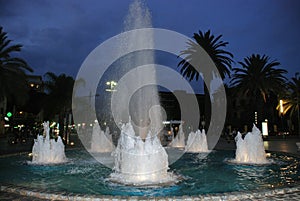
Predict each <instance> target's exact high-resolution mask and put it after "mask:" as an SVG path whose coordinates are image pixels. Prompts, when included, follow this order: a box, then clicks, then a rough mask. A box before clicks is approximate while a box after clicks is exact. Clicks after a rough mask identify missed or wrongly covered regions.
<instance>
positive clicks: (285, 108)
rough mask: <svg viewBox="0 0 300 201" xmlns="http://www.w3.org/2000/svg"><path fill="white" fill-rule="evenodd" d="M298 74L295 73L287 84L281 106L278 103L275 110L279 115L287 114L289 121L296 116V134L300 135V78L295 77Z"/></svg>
mask: <svg viewBox="0 0 300 201" xmlns="http://www.w3.org/2000/svg"><path fill="white" fill-rule="evenodd" d="M298 74H299V73H296V75H295V77H293V78H292V80H291V81H289V82H288V83H287V90H286V93H285V94H284V95H283V97H282V105H281V104H280V102H279V104H278V105H277V108H276V109H277V110H278V111H279V113H280V114H281V115H285V114H287V113H289V116H290V118H291V119H292V117H293V116H296V115H297V121H298V134H299V135H300V108H299V105H300V78H299V77H297V75H298ZM281 107H282V108H281Z"/></svg>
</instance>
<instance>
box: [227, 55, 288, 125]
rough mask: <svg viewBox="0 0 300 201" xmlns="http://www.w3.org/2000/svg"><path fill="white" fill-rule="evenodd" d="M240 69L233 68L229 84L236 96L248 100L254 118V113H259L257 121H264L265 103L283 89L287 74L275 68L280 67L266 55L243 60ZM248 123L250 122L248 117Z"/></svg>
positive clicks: (252, 56)
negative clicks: (235, 91)
mask: <svg viewBox="0 0 300 201" xmlns="http://www.w3.org/2000/svg"><path fill="white" fill-rule="evenodd" d="M238 63H239V64H240V65H241V68H234V69H233V71H234V74H233V77H232V80H231V84H232V86H233V87H235V88H236V90H237V95H238V96H240V95H242V96H244V97H247V98H248V100H249V101H248V103H249V106H250V108H249V110H250V112H251V114H252V116H254V113H255V112H261V114H259V115H258V118H259V120H264V119H265V118H266V117H265V116H264V115H265V114H264V113H265V112H264V111H266V107H265V106H266V103H267V102H268V97H269V96H270V95H272V93H273V94H278V93H279V92H280V91H283V90H284V88H285V82H286V78H285V76H284V74H286V73H287V71H286V70H284V69H279V68H275V67H277V66H279V65H280V63H279V62H278V61H276V60H270V57H268V56H266V55H263V56H261V55H259V54H252V55H251V56H250V57H246V58H244V61H243V62H238ZM249 121H252V122H253V120H251V118H250V117H249Z"/></svg>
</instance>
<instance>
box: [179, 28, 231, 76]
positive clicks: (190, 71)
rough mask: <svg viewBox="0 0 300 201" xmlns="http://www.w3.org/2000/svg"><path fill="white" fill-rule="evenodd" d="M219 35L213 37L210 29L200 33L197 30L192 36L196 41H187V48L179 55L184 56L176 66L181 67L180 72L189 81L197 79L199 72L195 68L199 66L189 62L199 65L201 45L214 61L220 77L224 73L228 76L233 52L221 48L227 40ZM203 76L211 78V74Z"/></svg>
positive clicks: (226, 43) (225, 44)
mask: <svg viewBox="0 0 300 201" xmlns="http://www.w3.org/2000/svg"><path fill="white" fill-rule="evenodd" d="M221 37H222V35H219V36H217V37H215V36H214V35H212V34H211V33H210V30H208V31H207V32H205V33H202V32H201V31H199V34H197V33H194V36H193V38H194V39H195V41H196V42H194V41H192V40H189V41H188V42H187V44H188V48H187V49H186V50H183V51H181V54H180V55H179V56H185V57H184V58H183V59H182V60H181V61H180V62H179V64H178V67H181V69H180V72H181V74H182V75H183V76H184V77H186V78H188V79H189V80H190V81H191V80H193V79H196V80H198V79H199V72H198V71H197V69H200V66H192V65H191V63H193V64H197V65H200V62H201V50H200V47H201V48H203V49H204V50H205V51H206V52H207V53H208V55H209V56H210V58H211V59H212V60H213V62H214V63H215V65H216V67H217V69H218V71H219V73H220V76H221V78H222V79H224V78H225V76H226V75H228V76H230V70H231V63H232V62H233V60H232V58H233V54H231V53H230V52H228V51H225V50H223V48H225V47H226V46H227V45H228V42H224V41H220V39H221ZM211 73H212V72H211ZM205 76H209V77H210V78H212V74H210V75H205Z"/></svg>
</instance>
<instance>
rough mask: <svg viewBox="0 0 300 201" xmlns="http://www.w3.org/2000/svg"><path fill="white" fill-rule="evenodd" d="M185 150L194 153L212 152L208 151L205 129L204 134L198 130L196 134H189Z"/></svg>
mask: <svg viewBox="0 0 300 201" xmlns="http://www.w3.org/2000/svg"><path fill="white" fill-rule="evenodd" d="M185 150H186V151H187V152H193V153H202V152H204V153H207V152H210V150H208V145H207V138H206V134H205V130H204V129H203V130H202V132H201V131H200V130H197V131H196V132H191V133H190V134H189V136H188V140H187V143H186V147H185Z"/></svg>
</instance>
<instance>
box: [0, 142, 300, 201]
mask: <svg viewBox="0 0 300 201" xmlns="http://www.w3.org/2000/svg"><path fill="white" fill-rule="evenodd" d="M296 142H300V139H299V138H297V137H289V138H269V139H266V140H265V141H264V145H265V149H266V150H267V151H280V152H287V153H293V154H296V155H299V156H300V152H299V151H298V148H297V146H296ZM32 144H33V141H31V140H29V141H27V142H25V143H20V142H19V143H18V144H9V143H8V141H7V139H6V138H3V137H0V155H3V154H9V153H18V152H24V151H31V148H32ZM215 149H235V142H234V141H233V140H230V141H227V140H226V139H223V138H221V139H220V140H219V142H218V144H217V145H216V147H215ZM0 200H1V201H6V200H14V201H39V200H40V201H45V200H47V199H40V198H34V197H28V196H22V195H19V194H16V193H7V192H2V191H0ZM205 200H209V199H205ZM220 200H222V199H220ZM264 200H270V201H273V200H275V201H276V200H278V201H279V200H284V201H290V200H291V201H292V200H295V201H296V200H300V191H296V192H293V193H284V194H278V195H276V196H274V195H269V196H268V195H266V196H263V197H257V198H251V199H243V201H264Z"/></svg>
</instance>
